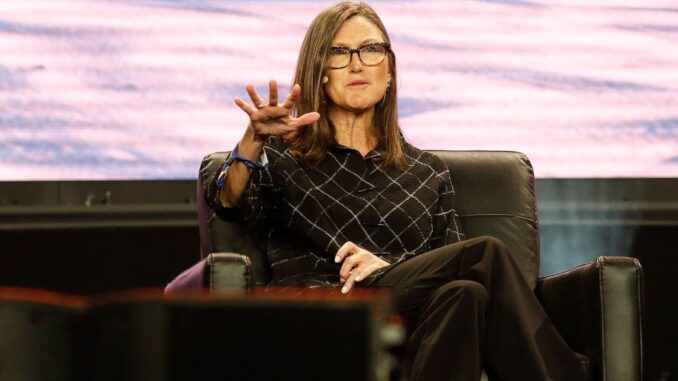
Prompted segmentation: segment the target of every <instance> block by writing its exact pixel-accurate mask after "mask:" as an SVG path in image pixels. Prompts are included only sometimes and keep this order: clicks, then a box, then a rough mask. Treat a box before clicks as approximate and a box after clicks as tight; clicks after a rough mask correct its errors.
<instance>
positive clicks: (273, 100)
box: [268, 79, 278, 106]
mask: <svg viewBox="0 0 678 381" xmlns="http://www.w3.org/2000/svg"><path fill="white" fill-rule="evenodd" d="M268 104H269V106H277V105H278V84H277V83H276V82H275V80H273V79H272V80H270V81H269V82H268Z"/></svg>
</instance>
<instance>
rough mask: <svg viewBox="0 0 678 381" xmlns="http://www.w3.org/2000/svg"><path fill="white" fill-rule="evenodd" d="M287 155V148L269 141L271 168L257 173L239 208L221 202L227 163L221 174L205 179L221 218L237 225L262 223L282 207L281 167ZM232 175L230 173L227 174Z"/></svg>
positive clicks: (267, 150) (266, 151) (212, 204)
mask: <svg viewBox="0 0 678 381" xmlns="http://www.w3.org/2000/svg"><path fill="white" fill-rule="evenodd" d="M283 154H284V149H281V147H275V146H274V145H273V144H270V140H269V142H267V144H266V145H265V146H264V152H263V154H262V155H266V157H267V160H268V165H267V166H266V168H264V169H260V170H253V171H252V175H251V176H250V180H249V182H248V185H247V187H246V188H245V191H244V192H243V194H242V196H241V198H240V202H239V203H238V205H235V206H231V207H226V206H224V205H223V204H222V203H221V200H220V199H219V191H220V187H219V186H218V185H217V179H218V177H219V174H220V173H221V167H222V166H223V160H222V162H221V163H219V164H220V165H219V166H218V168H219V169H218V170H217V171H213V172H212V173H209V174H207V176H205V178H204V181H205V200H206V201H207V203H208V205H209V206H210V207H211V208H212V210H214V212H215V213H216V215H217V216H219V218H221V219H223V220H226V221H230V222H236V223H257V222H260V221H262V220H263V219H264V218H265V217H266V216H267V215H268V214H269V212H270V211H271V210H272V209H274V208H275V206H276V205H277V204H278V202H279V200H280V197H281V194H282V189H283V184H282V183H283V181H281V179H280V176H279V168H277V164H278V162H279V160H280V158H281V157H282V156H283ZM226 176H228V172H227V173H226Z"/></svg>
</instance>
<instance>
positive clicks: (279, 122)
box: [235, 80, 320, 141]
mask: <svg viewBox="0 0 678 381" xmlns="http://www.w3.org/2000/svg"><path fill="white" fill-rule="evenodd" d="M245 88H246V90H247V94H249V96H250V99H252V102H253V104H254V106H253V105H250V104H248V103H247V102H245V101H243V100H242V99H240V98H235V104H237V105H238V107H240V108H241V109H242V110H243V111H245V112H246V113H247V115H249V117H250V127H251V128H252V132H253V133H254V137H255V139H256V140H259V141H263V140H265V139H266V138H267V137H268V136H271V135H275V136H283V137H284V138H289V137H290V136H292V135H294V134H295V133H296V132H297V129H298V128H299V127H301V126H304V125H307V124H311V123H314V122H315V121H317V120H318V119H319V118H320V114H318V113H317V112H309V113H306V114H304V115H301V116H299V117H297V118H295V117H293V116H292V114H291V113H292V108H293V107H294V104H295V103H296V101H297V99H299V96H300V95H301V87H300V86H299V85H298V84H295V85H294V86H293V87H292V91H291V92H290V93H289V94H288V95H287V97H286V98H285V101H284V102H283V103H282V104H280V105H279V104H278V84H277V83H276V82H275V81H274V80H271V81H270V82H269V83H268V88H269V95H268V103H266V102H265V101H264V100H263V99H261V97H260V96H259V94H257V91H256V90H255V89H254V86H252V85H247V86H246V87H245Z"/></svg>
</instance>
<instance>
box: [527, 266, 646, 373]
mask: <svg viewBox="0 0 678 381" xmlns="http://www.w3.org/2000/svg"><path fill="white" fill-rule="evenodd" d="M535 293H536V294H537V298H538V299H539V300H540V301H541V304H542V306H543V307H544V310H545V311H546V313H547V315H548V316H549V318H550V319H551V321H552V322H553V324H554V325H555V326H556V328H557V329H558V332H560V334H561V335H562V336H563V338H564V339H565V341H566V342H567V343H568V344H569V345H570V347H571V348H572V349H573V350H574V351H576V352H579V353H582V354H584V355H586V356H587V357H588V358H589V359H591V360H592V362H593V373H594V375H595V379H602V380H619V381H625V380H641V379H642V372H643V369H642V368H643V367H642V364H643V359H642V356H643V352H642V303H643V272H642V268H641V266H640V262H638V260H637V259H634V258H628V257H598V258H596V260H595V261H593V262H590V263H587V264H584V265H581V266H578V267H575V268H574V269H572V270H569V271H566V272H563V273H560V274H555V275H551V276H547V277H544V278H541V279H539V281H538V283H537V288H536V290H535Z"/></svg>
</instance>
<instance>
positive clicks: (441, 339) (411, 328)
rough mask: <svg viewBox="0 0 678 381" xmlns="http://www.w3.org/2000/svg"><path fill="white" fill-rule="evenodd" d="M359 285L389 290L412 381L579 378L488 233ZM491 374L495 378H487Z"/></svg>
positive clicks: (572, 358)
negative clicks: (483, 373) (484, 376)
mask: <svg viewBox="0 0 678 381" xmlns="http://www.w3.org/2000/svg"><path fill="white" fill-rule="evenodd" d="M366 281H367V282H363V284H362V285H361V286H372V287H390V288H392V291H391V292H392V294H393V297H394V304H395V308H396V311H397V312H398V313H399V314H400V315H401V316H402V317H403V318H404V319H405V323H406V327H407V331H408V342H407V344H406V348H405V361H404V363H405V367H404V372H405V373H406V374H407V375H408V377H407V378H408V379H411V380H428V381H432V380H456V381H467V380H479V379H480V374H481V370H483V369H485V371H486V372H487V373H488V374H489V375H490V376H495V377H497V378H498V379H500V380H521V381H522V380H530V381H538V380H581V379H583V376H582V371H581V368H580V366H579V364H578V361H577V359H576V357H575V355H574V352H573V351H572V350H571V349H570V348H569V347H568V346H567V344H566V343H565V341H563V339H562V338H561V337H560V335H559V334H558V332H557V331H556V330H555V328H554V327H553V325H552V324H551V322H550V321H549V320H548V318H547V317H546V313H545V312H544V310H543V309H542V307H541V305H540V304H539V302H538V301H537V299H536V297H535V295H534V294H533V292H532V290H531V289H530V288H529V286H528V285H527V283H526V282H525V279H524V278H523V276H522V274H521V273H520V270H519V269H518V267H517V266H516V264H515V262H514V261H513V259H512V258H511V257H510V255H509V254H508V252H507V250H506V248H505V246H504V245H503V244H502V243H501V242H499V241H498V240H496V239H494V238H491V237H480V238H474V239H470V240H466V241H462V242H458V243H455V244H452V245H448V246H445V247H442V248H439V249H436V250H432V251H430V252H427V253H424V254H421V255H418V256H416V257H413V258H410V259H408V260H406V261H403V262H401V263H398V264H396V265H394V266H392V267H391V268H388V269H387V270H386V272H384V273H383V274H381V275H378V276H376V277H373V278H372V279H370V278H368V279H366ZM491 378H494V377H491Z"/></svg>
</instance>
